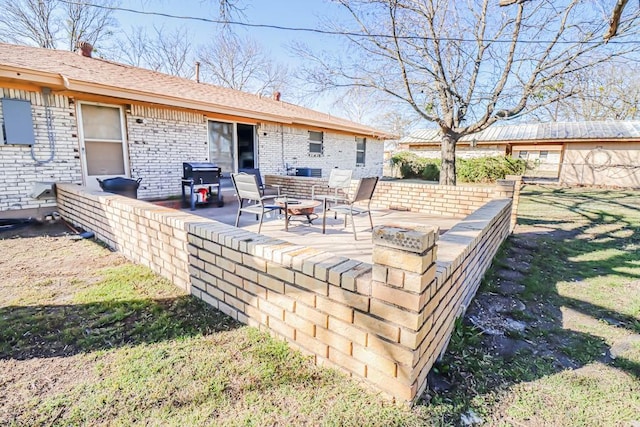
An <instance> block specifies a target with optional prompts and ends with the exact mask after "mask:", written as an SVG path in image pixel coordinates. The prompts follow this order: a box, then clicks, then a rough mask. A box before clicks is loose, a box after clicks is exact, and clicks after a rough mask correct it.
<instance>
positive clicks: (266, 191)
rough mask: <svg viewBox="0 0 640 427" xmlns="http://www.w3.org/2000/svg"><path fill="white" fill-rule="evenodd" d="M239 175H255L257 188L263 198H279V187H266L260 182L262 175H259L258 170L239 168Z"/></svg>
mask: <svg viewBox="0 0 640 427" xmlns="http://www.w3.org/2000/svg"><path fill="white" fill-rule="evenodd" d="M238 172H239V173H246V174H249V175H255V176H256V181H257V182H258V188H259V189H260V193H262V195H263V196H269V195H275V196H278V197H280V185H272V186H267V185H265V184H264V183H263V182H262V175H261V174H260V169H257V168H241V169H238Z"/></svg>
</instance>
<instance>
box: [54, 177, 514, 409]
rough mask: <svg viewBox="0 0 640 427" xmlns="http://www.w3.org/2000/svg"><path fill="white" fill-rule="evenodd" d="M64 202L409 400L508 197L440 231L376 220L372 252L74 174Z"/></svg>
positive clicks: (240, 315)
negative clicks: (350, 251)
mask: <svg viewBox="0 0 640 427" xmlns="http://www.w3.org/2000/svg"><path fill="white" fill-rule="evenodd" d="M511 189H512V190H513V185H511ZM503 190H505V191H507V192H508V190H509V185H508V184H507V183H504V188H503ZM492 191H493V193H494V194H496V191H497V190H495V189H493V190H492ZM58 208H59V212H60V213H61V215H62V216H63V217H64V218H65V219H67V220H68V221H70V222H72V223H74V224H76V225H79V226H82V227H83V228H85V229H88V230H91V231H94V232H95V233H96V235H97V237H98V238H99V239H101V240H103V241H105V242H106V243H107V244H108V245H109V246H111V247H113V248H116V249H118V250H119V251H121V252H122V253H123V254H124V255H125V256H127V257H128V258H129V259H131V260H132V261H134V262H138V263H141V264H144V265H146V266H148V267H150V268H151V269H152V270H154V271H156V272H157V273H159V274H161V275H162V276H164V277H167V278H168V279H170V280H172V281H173V282H174V283H176V285H177V286H180V287H182V288H185V289H188V290H189V291H190V292H191V293H192V294H193V295H195V296H196V297H198V298H201V299H203V300H204V301H206V302H207V303H209V304H210V305H212V306H214V307H216V308H217V309H218V310H220V311H222V312H224V313H226V314H228V315H229V316H231V317H233V318H235V319H237V320H239V321H241V322H243V323H246V324H249V325H252V326H256V327H259V328H262V329H265V330H268V331H269V332H270V333H272V334H273V335H276V336H278V337H280V338H282V339H285V340H286V341H287V342H288V343H290V345H291V346H292V347H295V348H297V349H299V350H301V351H303V352H304V353H306V354H308V355H310V356H312V357H313V358H314V361H315V362H316V363H318V364H323V365H329V366H334V367H337V368H339V369H341V370H342V371H344V372H347V373H349V374H350V375H352V376H354V377H357V378H360V379H362V380H364V381H367V382H368V383H370V384H372V385H374V386H375V387H377V388H378V389H380V390H381V391H383V392H384V393H387V394H388V395H390V396H393V397H394V398H396V399H397V400H399V401H412V400H413V399H415V398H416V397H417V396H419V394H420V393H421V392H422V391H423V390H424V389H425V387H426V385H427V383H426V376H427V373H428V372H429V369H430V368H431V366H432V365H433V363H434V362H435V360H436V359H437V357H439V355H440V354H441V353H442V352H443V351H444V350H445V348H446V344H447V343H448V340H449V337H450V335H451V331H452V329H453V324H454V320H455V318H456V317H457V316H459V315H460V314H461V313H462V312H463V311H464V309H465V308H466V306H467V305H468V304H469V302H470V300H471V298H472V297H473V295H474V294H475V292H476V289H477V287H478V285H479V283H480V280H481V278H482V276H483V275H484V272H485V270H486V268H487V267H488V266H489V264H490V263H491V260H492V258H493V256H494V254H495V252H496V251H497V249H498V248H499V246H500V244H501V243H502V241H503V240H504V238H505V237H506V236H507V235H508V233H509V225H510V211H511V200H510V199H509V198H503V199H497V200H492V201H489V202H488V203H486V204H484V205H483V206H482V207H480V208H479V209H478V210H476V211H475V212H474V213H473V214H471V215H470V216H469V217H467V218H466V219H465V220H463V221H461V222H460V223H459V224H458V225H456V226H454V227H453V228H452V229H451V230H449V232H447V233H445V234H444V235H442V236H440V238H439V239H440V240H439V242H438V230H437V229H435V228H433V227H419V226H418V227H416V228H415V229H413V230H409V229H406V228H398V227H394V226H392V225H384V226H381V227H376V229H375V230H374V233H373V241H374V249H373V259H372V262H373V263H372V264H368V263H363V262H359V261H355V260H351V259H348V258H345V257H339V256H335V255H332V254H329V253H326V252H321V251H318V250H315V249H312V248H308V247H304V246H299V245H295V244H292V243H289V242H286V241H283V240H278V239H273V238H270V237H267V236H263V235H259V234H255V233H253V232H249V231H246V230H242V229H238V228H235V227H232V226H229V225H226V224H222V223H219V222H217V221H214V220H210V219H206V218H202V217H198V216H194V215H191V214H189V213H183V212H180V211H175V210H172V209H168V208H163V207H159V206H155V205H151V204H148V203H145V202H142V201H138V200H132V199H127V198H124V197H121V196H117V195H111V194H107V193H101V192H87V191H85V190H84V189H83V188H82V187H78V186H73V185H60V186H59V187H58Z"/></svg>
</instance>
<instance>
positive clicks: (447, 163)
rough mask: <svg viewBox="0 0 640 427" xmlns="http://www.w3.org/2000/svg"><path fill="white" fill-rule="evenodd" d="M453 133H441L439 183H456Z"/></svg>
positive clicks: (456, 140)
mask: <svg viewBox="0 0 640 427" xmlns="http://www.w3.org/2000/svg"><path fill="white" fill-rule="evenodd" d="M457 142H458V138H457V137H456V136H455V135H451V134H448V133H445V134H443V135H442V142H441V146H442V166H441V167H440V185H456V143H457Z"/></svg>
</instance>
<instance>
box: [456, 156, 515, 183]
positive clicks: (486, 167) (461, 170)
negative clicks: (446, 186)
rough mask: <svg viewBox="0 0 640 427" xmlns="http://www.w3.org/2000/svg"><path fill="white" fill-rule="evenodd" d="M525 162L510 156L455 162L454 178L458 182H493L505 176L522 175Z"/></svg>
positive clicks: (458, 160)
mask: <svg viewBox="0 0 640 427" xmlns="http://www.w3.org/2000/svg"><path fill="white" fill-rule="evenodd" d="M525 168H526V162H525V161H524V160H522V159H514V158H512V157H510V156H493V157H477V158H473V159H457V160H456V178H457V179H458V180H459V181H460V182H481V183H489V182H495V181H496V180H498V179H504V178H505V176H506V175H522V174H523V173H524V171H525Z"/></svg>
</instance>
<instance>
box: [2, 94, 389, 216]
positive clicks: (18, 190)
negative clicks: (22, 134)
mask: <svg viewBox="0 0 640 427" xmlns="http://www.w3.org/2000/svg"><path fill="white" fill-rule="evenodd" d="M0 91H1V93H2V97H5V98H13V99H22V100H29V101H30V102H31V108H32V117H33V123H34V132H35V138H36V144H35V145H34V148H33V152H34V157H35V159H34V158H33V157H32V155H31V147H30V146H26V145H4V144H2V143H1V141H0V167H1V169H0V215H2V213H3V212H6V211H20V210H25V209H46V208H49V209H48V210H53V208H54V207H55V200H53V199H48V200H36V199H34V198H32V197H31V196H30V193H31V191H32V189H33V187H34V184H35V183H36V182H55V183H76V184H79V183H82V182H83V174H82V162H81V158H80V146H81V144H80V140H79V137H78V135H79V133H78V120H77V110H76V106H77V104H78V102H79V101H81V100H82V97H76V98H71V97H68V96H63V95H58V94H52V95H51V101H50V104H51V106H50V111H51V114H52V117H53V126H52V129H51V130H52V132H51V134H52V136H53V159H52V160H51V161H49V162H46V163H38V161H42V160H47V159H48V158H49V156H50V154H51V152H52V151H51V149H50V141H49V135H48V134H49V132H48V129H47V124H46V123H47V122H46V114H45V106H44V100H43V97H42V95H41V93H40V92H36V91H26V90H15V89H9V88H0ZM105 104H106V105H120V106H124V107H125V108H124V111H125V112H124V114H125V123H126V133H125V134H126V143H127V147H128V150H127V152H128V156H129V169H130V170H129V171H127V172H128V174H129V176H130V177H131V178H134V179H138V178H141V179H142V180H141V183H140V187H139V189H138V197H139V198H140V199H160V198H166V197H169V196H177V195H179V194H180V193H181V184H180V178H181V177H182V162H186V161H200V162H204V161H211V162H213V163H215V161H216V159H210V158H209V142H208V131H207V117H206V116H205V115H204V114H202V113H199V112H195V111H185V110H176V109H171V108H158V107H151V106H145V105H141V104H129V103H124V102H121V103H111V104H110V103H108V102H106V103H105ZM0 110H2V109H1V108H0ZM1 121H2V111H0V122H1ZM224 121H229V120H224ZM256 129H257V132H256V134H257V138H258V141H257V148H258V153H257V155H258V165H259V167H260V168H261V170H262V171H263V172H264V173H276V174H285V172H286V170H285V164H287V163H288V164H290V165H291V166H297V167H313V168H322V169H323V176H328V174H329V171H330V169H332V168H334V167H339V168H343V169H354V177H361V176H372V175H380V174H381V173H382V161H383V160H382V157H383V151H382V150H383V142H382V141H377V140H373V139H370V138H368V139H367V147H366V164H365V165H364V166H356V142H355V136H354V135H347V134H340V133H332V132H330V131H325V132H324V153H323V155H322V156H320V157H312V156H310V155H309V145H308V129H306V128H302V127H291V126H286V125H276V124H269V123H259V124H257V125H256ZM36 159H37V160H36ZM224 172H229V171H224ZM13 213H14V214H16V213H19V212H13Z"/></svg>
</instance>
